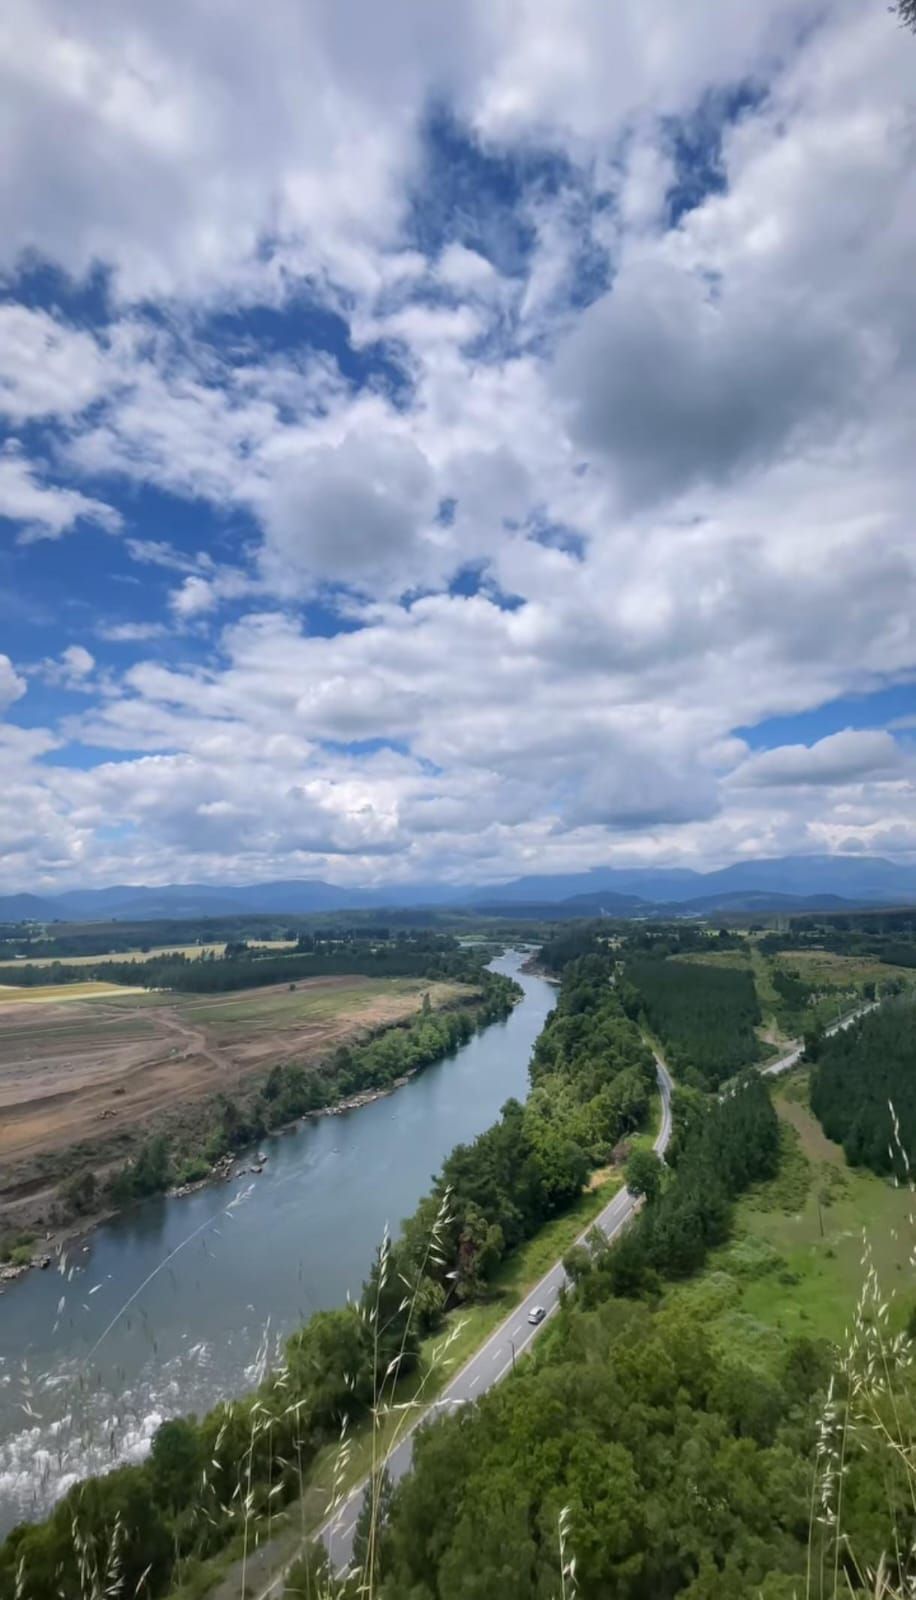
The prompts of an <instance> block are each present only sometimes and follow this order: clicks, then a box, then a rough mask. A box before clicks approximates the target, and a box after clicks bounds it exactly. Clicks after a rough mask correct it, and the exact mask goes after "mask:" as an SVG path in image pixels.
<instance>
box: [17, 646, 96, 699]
mask: <svg viewBox="0 0 916 1600" xmlns="http://www.w3.org/2000/svg"><path fill="white" fill-rule="evenodd" d="M29 670H30V671H31V672H33V673H34V674H35V675H36V676H37V677H40V678H42V679H43V680H44V682H45V683H52V684H56V685H59V686H60V687H61V688H64V689H77V690H79V691H80V692H81V693H86V692H87V691H88V690H89V688H90V684H89V679H90V678H91V677H92V674H93V673H94V672H95V657H94V656H93V655H92V654H91V653H90V651H88V650H87V649H86V647H85V645H82V644H68V645H67V647H66V649H64V650H62V651H61V653H60V655H59V656H58V657H57V658H56V659H50V658H46V659H45V660H44V661H42V662H40V664H39V665H38V666H37V667H32V668H30V669H29Z"/></svg>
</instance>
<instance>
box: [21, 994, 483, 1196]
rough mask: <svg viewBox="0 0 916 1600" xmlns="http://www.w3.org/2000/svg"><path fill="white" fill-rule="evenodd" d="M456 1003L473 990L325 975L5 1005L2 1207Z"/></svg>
mask: <svg viewBox="0 0 916 1600" xmlns="http://www.w3.org/2000/svg"><path fill="white" fill-rule="evenodd" d="M427 993H428V994H429V997H430V1003H431V1004H432V1005H433V1006H442V1005H446V1004H448V1003H449V1002H451V1001H454V1000H455V999H456V998H457V997H458V996H459V995H466V994H467V993H468V990H467V988H466V987H463V986H461V985H457V984H450V983H430V982H423V981H422V980H419V979H408V978H397V979H378V978H361V977H341V978H315V979H308V980H305V981H302V982H299V983H297V984H296V987H295V989H290V987H289V985H288V984H280V985H274V986H272V987H270V988H266V989H258V990H247V991H243V992H241V993H237V994H227V995H219V996H208V997H206V998H195V997H193V996H187V997H184V996H183V997H180V998H179V997H178V996H174V995H150V994H148V993H146V992H145V991H144V992H142V993H138V994H136V995H134V994H133V993H132V992H131V991H125V990H123V989H122V990H119V991H118V992H117V994H116V995H114V996H112V995H110V994H108V995H106V996H105V997H104V998H97V999H83V1000H78V1001H73V1000H71V1001H61V1002H60V1003H58V1004H55V1005H54V1006H50V1007H43V1006H36V1005H28V1004H26V1005H21V1006H14V1005H11V1004H10V1005H3V1006H2V1007H0V1172H2V1174H3V1176H2V1178H0V1202H2V1201H3V1200H4V1199H6V1198H10V1197H12V1196H13V1195H15V1194H20V1195H21V1194H22V1193H23V1192H27V1191H29V1190H32V1191H33V1192H34V1191H35V1190H37V1189H39V1188H40V1187H42V1185H43V1184H45V1183H47V1182H48V1179H49V1176H50V1175H51V1173H52V1171H53V1172H54V1175H55V1176H59V1175H60V1174H59V1172H58V1171H55V1170H54V1169H55V1168H56V1166H57V1162H56V1160H54V1161H52V1162H49V1161H48V1160H47V1159H46V1158H48V1157H54V1156H55V1153H59V1152H63V1151H65V1150H68V1149H70V1148H71V1147H73V1146H78V1145H87V1146H94V1145H97V1144H98V1143H99V1142H100V1141H104V1143H105V1145H106V1146H108V1147H111V1148H112V1149H113V1150H114V1151H115V1152H116V1151H117V1146H118V1136H119V1135H123V1136H125V1138H127V1137H128V1136H130V1137H132V1136H133V1134H134V1133H135V1131H136V1130H137V1129H138V1128H139V1129H143V1130H144V1131H146V1130H148V1129H149V1127H150V1125H151V1123H152V1122H153V1121H156V1122H157V1123H158V1122H159V1121H160V1120H161V1118H162V1116H163V1114H167V1113H170V1112H171V1113H174V1112H175V1111H176V1109H177V1108H180V1107H182V1106H185V1105H187V1104H188V1103H189V1102H197V1101H200V1100H203V1099H207V1098H209V1097H210V1096H212V1095H214V1094H216V1093H217V1092H224V1093H226V1094H230V1095H232V1094H235V1093H238V1092H239V1090H240V1089H242V1088H244V1086H245V1082H246V1079H248V1078H253V1077H256V1076H257V1077H261V1076H264V1075H266V1073H267V1072H268V1071H269V1069H270V1068H271V1066H273V1065H274V1063H275V1062H289V1061H296V1062H298V1063H300V1064H308V1063H309V1062H316V1061H318V1060H320V1059H321V1058H323V1057H324V1056H326V1055H327V1053H328V1051H329V1050H331V1049H333V1048H334V1047H335V1046H336V1045H339V1044H342V1043H345V1042H347V1041H348V1040H351V1039H354V1038H358V1037H360V1036H365V1035H366V1034H367V1033H368V1032H370V1031H372V1030H374V1029H377V1028H379V1027H381V1026H384V1025H386V1024H391V1023H395V1022H399V1021H401V1020H403V1019H405V1018H407V1017H410V1016H412V1015H413V1014H414V1013H415V1012H417V1011H418V1010H419V1009H420V1006H421V1005H422V1003H423V996H424V994H427Z"/></svg>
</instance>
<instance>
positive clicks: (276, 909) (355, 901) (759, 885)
mask: <svg viewBox="0 0 916 1600" xmlns="http://www.w3.org/2000/svg"><path fill="white" fill-rule="evenodd" d="M908 901H909V902H913V901H916V867H912V866H901V865H899V864H897V863H895V862H893V861H886V860H885V859H884V858H883V857H881V856H781V857H774V858H771V859H766V860H760V861H740V862H735V863H734V864H733V865H732V866H730V867H722V868H721V869H719V870H718V871H715V872H694V871H691V870H690V869H689V868H687V867H596V868H594V869H593V870H592V871H591V872H573V873H551V874H546V873H540V874H532V875H530V876H528V877H524V878H514V879H511V880H510V881H509V882H508V883H502V884H488V885H486V886H484V887H479V886H476V885H470V884H464V885H454V884H441V883H422V884H421V883H416V884H400V885H397V886H389V887H388V888H385V887H382V888H378V889H376V888H372V889H349V888H342V887H341V886H340V885H338V884H333V883H327V882H325V881H324V880H323V879H321V878H298V879H278V880H276V881H273V882H270V883H255V884H250V883H249V884H205V883H189V884H164V885H162V886H161V887H159V888H150V887H147V886H145V885H143V884H115V885H113V886H112V887H111V888H106V889H68V890H63V891H61V892H60V893H54V894H53V895H32V894H28V893H23V894H12V895H6V896H0V921H5V922H22V921H36V922H51V921H74V922H102V921H109V920H110V919H111V918H120V919H121V920H123V921H136V922H142V921H153V920H155V919H157V918H176V917H177V918H181V917H204V916H243V915H245V914H253V913H257V912H262V913H265V914H268V915H269V914H277V915H281V916H282V915H290V916H307V915H309V914H311V913H315V912H321V911H355V910H363V909H365V910H378V911H384V910H394V909H400V908H403V907H410V906H452V907H455V908H458V907H469V908H471V909H474V910H477V911H479V912H481V914H484V913H487V914H490V915H493V914H496V915H504V916H511V915H521V916H528V917H533V916H542V917H545V916H551V915H561V916H563V917H571V916H600V915H602V914H607V915H610V916H628V915H637V916H638V915H641V914H644V915H651V914H658V913H668V914H671V913H672V912H676V911H679V912H681V913H685V914H690V913H693V914H696V915H707V914H710V913H714V912H715V911H717V910H723V911H725V910H732V911H765V910H774V911H777V910H786V911H806V910H807V911H815V910H827V909H830V907H831V906H832V907H833V908H834V909H842V907H843V906H844V905H847V906H850V907H853V906H863V905H900V904H901V903H903V904H905V903H906V902H908ZM561 906H562V907H563V909H562V911H560V910H558V908H559V907H561Z"/></svg>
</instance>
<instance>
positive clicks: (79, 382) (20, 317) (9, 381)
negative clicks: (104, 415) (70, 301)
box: [0, 303, 105, 421]
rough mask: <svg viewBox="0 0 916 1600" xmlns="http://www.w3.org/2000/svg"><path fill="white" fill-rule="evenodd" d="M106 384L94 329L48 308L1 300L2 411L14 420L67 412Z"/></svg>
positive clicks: (0, 408) (0, 367) (75, 408)
mask: <svg viewBox="0 0 916 1600" xmlns="http://www.w3.org/2000/svg"><path fill="white" fill-rule="evenodd" d="M104 386H105V373H104V362H103V359H102V355H101V352H100V350H99V347H98V345H97V343H96V341H95V339H94V338H93V337H92V336H91V334H88V333H83V332H80V331H79V330H78V329H76V328H70V327H67V326H66V325H65V324H64V323H61V322H59V321H58V320H57V319H56V318H54V317H52V316H49V315H48V313H47V312H45V311H36V310H33V309H30V308H29V307H26V306H23V305H15V304H12V303H11V304H8V305H0V412H2V413H5V415H6V416H7V417H10V418H12V419H13V420H14V421H23V420H25V419H26V418H28V417H43V416H48V415H52V414H53V415H58V416H65V417H68V416H72V415H73V414H74V413H75V412H78V411H81V410H82V409H83V408H84V406H87V405H89V403H90V402H91V401H92V400H94V399H95V397H96V396H97V395H98V394H100V393H101V392H102V389H103V388H104Z"/></svg>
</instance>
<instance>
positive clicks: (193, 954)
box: [0, 939, 296, 976]
mask: <svg viewBox="0 0 916 1600" xmlns="http://www.w3.org/2000/svg"><path fill="white" fill-rule="evenodd" d="M248 943H249V945H250V946H251V947H252V949H255V950H292V949H293V948H294V947H295V944H296V940H295V939H249V940H248ZM225 949H226V945H225V941H220V942H219V943H218V944H157V945H150V947H149V949H147V950H108V951H105V952H104V954H102V955H91V956H24V957H23V958H22V959H21V960H19V961H16V962H11V963H9V964H6V965H3V966H0V976H2V974H4V973H7V972H15V971H16V970H17V968H18V969H21V968H23V967H52V966H53V965H54V963H55V962H56V961H59V962H60V964H61V966H64V967H92V966H95V965H96V964H97V963H98V962H99V961H130V962H135V961H151V960H152V958H153V957H154V956H164V955H170V956H171V955H176V956H187V957H188V958H189V960H195V959H197V958H199V957H200V956H209V955H216V956H221V955H223V953H224V952H225Z"/></svg>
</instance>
